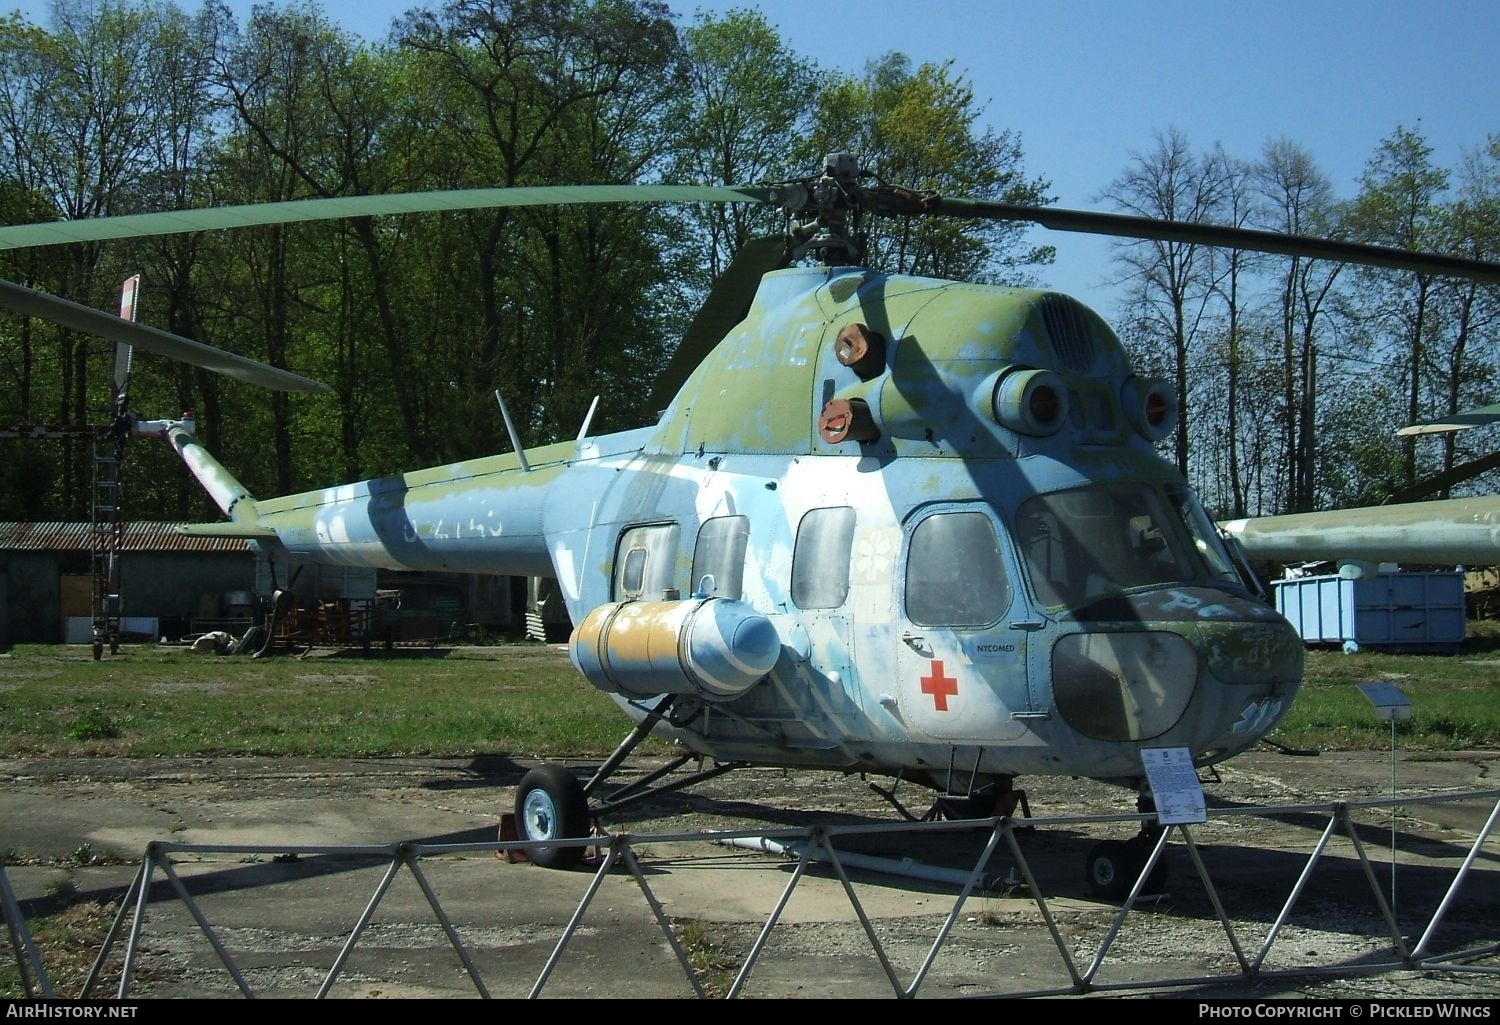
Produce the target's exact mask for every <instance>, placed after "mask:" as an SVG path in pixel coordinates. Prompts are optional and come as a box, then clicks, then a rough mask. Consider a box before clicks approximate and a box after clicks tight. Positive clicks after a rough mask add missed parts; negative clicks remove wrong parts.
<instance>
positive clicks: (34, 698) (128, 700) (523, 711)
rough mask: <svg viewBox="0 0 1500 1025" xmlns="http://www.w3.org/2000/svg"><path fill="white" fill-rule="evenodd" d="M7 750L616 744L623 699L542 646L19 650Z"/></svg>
mask: <svg viewBox="0 0 1500 1025" xmlns="http://www.w3.org/2000/svg"><path fill="white" fill-rule="evenodd" d="M0 709H3V710H4V714H3V715H0V756H3V757H24V756H43V757H106V756H126V757H141V758H146V757H156V756H166V757H187V756H234V755H241V756H250V755H254V756H262V757H277V756H288V757H329V758H337V757H370V756H379V755H433V756H454V757H463V756H472V755H478V754H508V755H512V756H515V757H522V756H525V757H528V758H560V757H570V756H589V755H597V754H600V753H607V752H609V751H611V750H613V749H614V747H615V745H617V744H618V743H619V742H620V739H621V738H622V737H623V736H624V735H625V731H626V729H628V725H629V724H628V722H627V720H626V719H625V717H624V716H623V715H622V714H621V712H620V710H619V708H618V706H616V705H615V703H614V702H613V701H612V700H611V699H610V698H608V697H607V696H606V695H605V694H604V693H603V692H601V691H599V690H597V689H596V688H594V687H593V686H591V685H590V684H588V683H587V682H586V681H584V680H583V679H582V677H580V676H579V674H578V673H577V671H576V670H574V669H573V667H572V665H571V663H570V662H569V661H568V658H567V656H566V654H564V653H563V652H561V651H559V650H558V649H556V648H553V647H548V646H545V645H537V644H515V645H509V646H505V647H501V648H452V649H430V650H429V649H416V650H412V649H397V650H396V651H395V652H391V653H387V654H377V655H374V656H371V657H364V656H362V655H359V654H348V655H342V654H332V655H319V656H318V657H313V658H307V659H296V658H291V657H288V656H277V657H271V658H265V659H252V658H248V657H245V656H217V655H211V654H202V653H195V652H192V651H190V650H188V649H186V648H179V647H168V646H160V647H158V646H156V645H140V646H126V647H123V648H121V653H120V654H119V655H118V656H109V657H106V658H105V659H103V660H101V661H98V662H95V661H93V659H92V657H91V655H90V654H89V651H88V649H87V648H86V647H64V646H56V647H54V646H27V645H22V646H18V647H17V648H16V649H15V650H14V651H13V652H11V653H10V654H9V655H8V656H7V657H4V658H3V659H0Z"/></svg>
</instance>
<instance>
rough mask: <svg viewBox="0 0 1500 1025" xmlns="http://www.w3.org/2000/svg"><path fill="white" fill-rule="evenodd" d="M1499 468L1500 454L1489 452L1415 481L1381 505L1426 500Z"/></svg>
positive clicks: (1394, 493)
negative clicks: (1430, 496) (1445, 489)
mask: <svg viewBox="0 0 1500 1025" xmlns="http://www.w3.org/2000/svg"><path fill="white" fill-rule="evenodd" d="M1496 467H1500V452H1491V453H1490V454H1489V455H1487V456H1480V457H1479V458H1478V459H1471V460H1469V461H1468V462H1466V463H1459V464H1458V465H1457V466H1455V467H1454V468H1453V469H1451V470H1448V471H1445V472H1443V473H1438V474H1434V475H1433V476H1431V477H1428V478H1427V479H1426V480H1420V481H1417V483H1415V484H1413V485H1412V486H1411V487H1409V488H1402V489H1401V490H1400V491H1396V492H1393V493H1392V494H1391V495H1390V496H1389V497H1388V498H1386V500H1385V501H1384V502H1382V503H1380V504H1381V505H1401V504H1402V503H1405V502H1415V501H1417V500H1418V499H1421V498H1426V497H1427V496H1428V495H1431V494H1434V493H1436V492H1438V491H1441V490H1443V489H1444V488H1451V487H1453V485H1455V484H1462V483H1463V482H1464V481H1466V480H1472V479H1473V478H1475V477H1478V476H1479V475H1480V474H1481V473H1488V472H1489V471H1491V470H1493V469H1495V468H1496Z"/></svg>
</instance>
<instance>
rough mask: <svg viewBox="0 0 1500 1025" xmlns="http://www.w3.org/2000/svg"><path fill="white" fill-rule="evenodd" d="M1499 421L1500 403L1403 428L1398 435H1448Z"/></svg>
mask: <svg viewBox="0 0 1500 1025" xmlns="http://www.w3.org/2000/svg"><path fill="white" fill-rule="evenodd" d="M1497 420H1500V403H1496V404H1494V405H1491V406H1480V407H1479V408H1478V409H1470V410H1468V411H1467V412H1463V413H1454V414H1453V415H1452V416H1441V417H1438V418H1437V419H1436V420H1423V421H1422V422H1421V423H1418V424H1412V425H1411V426H1410V427H1403V428H1401V429H1400V430H1399V431H1397V432H1396V433H1397V434H1399V435H1401V436H1402V437H1410V436H1411V435H1414V434H1446V433H1447V432H1449V431H1466V430H1468V429H1469V428H1470V427H1484V426H1486V425H1487V424H1492V423H1494V422H1495V421H1497Z"/></svg>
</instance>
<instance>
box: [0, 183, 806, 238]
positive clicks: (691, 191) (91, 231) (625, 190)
mask: <svg viewBox="0 0 1500 1025" xmlns="http://www.w3.org/2000/svg"><path fill="white" fill-rule="evenodd" d="M776 196H777V193H776V190H775V189H771V188H753V187H731V186H716V185H701V186H700V185H541V186H534V187H519V188H511V189H460V190H455V191H452V192H405V193H398V194H394V195H384V196H334V197H331V198H327V199H298V200H292V201H289V202H284V203H252V204H248V205H245V206H220V207H206V208H203V209H198V210H172V211H167V212H164V213H154V214H125V215H123V216H119V217H96V218H89V219H85V220H77V221H49V222H47V223H45V224H13V225H10V226H8V227H0V249H20V248H26V247H32V246H53V245H62V244H65V243H69V242H98V241H102V240H104V239H116V238H134V237H136V236H140V235H171V234H176V233H180V232H188V231H218V230H222V229H227V228H250V227H255V226H258V225H267V224H292V223H297V222H301V221H324V220H333V219H336V218H340V217H376V216H384V215H390V214H415V213H433V212H438V211H444V210H477V209H482V208H489V207H521V206H556V205H560V204H573V203H773V202H776Z"/></svg>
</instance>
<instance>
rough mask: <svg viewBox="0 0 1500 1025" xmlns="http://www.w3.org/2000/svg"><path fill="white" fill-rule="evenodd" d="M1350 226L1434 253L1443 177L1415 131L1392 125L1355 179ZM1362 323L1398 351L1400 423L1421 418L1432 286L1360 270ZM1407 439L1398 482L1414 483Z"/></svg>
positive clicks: (1425, 278)
mask: <svg viewBox="0 0 1500 1025" xmlns="http://www.w3.org/2000/svg"><path fill="white" fill-rule="evenodd" d="M1360 185H1361V189H1360V193H1359V196H1358V197H1357V198H1356V199H1355V201H1354V208H1353V212H1352V215H1351V223H1352V225H1353V227H1354V229H1355V230H1356V231H1358V232H1359V234H1360V235H1361V237H1363V238H1364V239H1365V240H1367V241H1370V242H1375V243H1379V244H1381V245H1387V246H1394V247H1396V248H1400V249H1418V250H1434V249H1437V248H1440V245H1441V230H1440V223H1439V221H1440V216H1441V212H1440V202H1441V197H1442V194H1443V193H1444V192H1446V191H1447V188H1448V173H1447V172H1446V171H1444V170H1443V169H1441V168H1439V167H1435V166H1434V165H1433V163H1432V147H1431V146H1429V145H1428V144H1427V142H1426V140H1425V139H1423V138H1422V136H1421V135H1420V134H1418V133H1417V132H1416V131H1414V130H1411V129H1408V128H1405V127H1400V126H1398V127H1397V129H1396V131H1395V132H1394V133H1393V134H1392V135H1391V136H1390V137H1389V138H1387V139H1385V140H1383V141H1382V142H1381V144H1380V146H1379V148H1378V149H1377V150H1376V152H1375V154H1374V156H1372V157H1371V158H1370V161H1369V162H1368V164H1367V165H1366V167H1365V171H1364V174H1363V175H1362V176H1361V178H1360ZM1358 277H1359V280H1360V282H1361V284H1362V287H1363V290H1364V296H1365V299H1364V302H1365V304H1366V306H1367V311H1368V312H1367V314H1366V315H1367V316H1370V317H1373V318H1374V319H1375V320H1376V321H1377V322H1378V324H1379V326H1380V327H1381V329H1382V330H1383V331H1384V332H1385V333H1386V334H1387V336H1388V337H1389V338H1390V339H1391V343H1392V344H1393V345H1395V346H1398V347H1399V348H1400V349H1401V350H1403V352H1404V355H1405V359H1404V363H1405V371H1404V374H1405V387H1404V391H1405V407H1406V408H1405V416H1406V422H1407V423H1416V422H1417V421H1418V420H1421V419H1423V418H1424V415H1425V410H1426V409H1427V408H1428V406H1427V404H1426V402H1425V396H1424V391H1425V388H1424V373H1423V370H1424V367H1425V366H1426V363H1427V347H1428V345H1429V342H1430V338H1431V336H1432V334H1433V332H1434V331H1435V330H1436V328H1437V325H1436V323H1435V315H1436V313H1437V311H1436V309H1435V305H1434V296H1435V290H1436V289H1437V287H1438V279H1437V278H1436V277H1435V276H1434V275H1430V274H1421V273H1416V272H1412V271H1389V270H1383V269H1378V268H1361V269H1360V271H1359V275H1358ZM1414 442H1415V439H1413V438H1406V439H1404V442H1403V456H1402V479H1403V483H1404V485H1405V486H1407V487H1410V486H1411V485H1412V484H1414V483H1415V482H1416V479H1417V456H1416V446H1415V443H1414Z"/></svg>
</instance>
